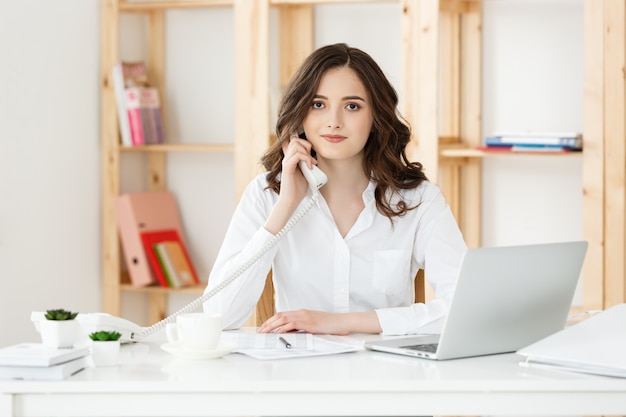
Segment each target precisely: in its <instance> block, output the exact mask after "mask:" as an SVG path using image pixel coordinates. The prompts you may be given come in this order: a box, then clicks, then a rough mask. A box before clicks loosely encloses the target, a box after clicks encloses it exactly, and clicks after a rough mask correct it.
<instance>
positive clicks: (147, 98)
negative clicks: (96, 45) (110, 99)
mask: <svg viewBox="0 0 626 417" xmlns="http://www.w3.org/2000/svg"><path fill="white" fill-rule="evenodd" d="M112 75H113V88H114V89H115V100H116V102H117V109H118V119H119V125H120V136H121V138H122V144H123V145H124V146H137V145H150V144H161V143H164V142H165V134H164V132H163V118H162V115H161V102H160V100H159V91H158V90H157V89H156V88H154V87H152V86H150V83H149V82H148V74H147V71H146V66H145V65H144V63H143V62H119V63H118V64H117V65H116V66H115V67H113V74H112Z"/></svg>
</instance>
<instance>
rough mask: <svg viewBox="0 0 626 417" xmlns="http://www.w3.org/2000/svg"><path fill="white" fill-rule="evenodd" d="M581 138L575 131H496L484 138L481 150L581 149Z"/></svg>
mask: <svg viewBox="0 0 626 417" xmlns="http://www.w3.org/2000/svg"><path fill="white" fill-rule="evenodd" d="M582 148H583V138H582V135H581V134H580V133H577V132H496V133H494V134H493V136H488V137H486V138H485V146H484V147H482V149H483V150H488V151H518V152H572V151H581V150H582Z"/></svg>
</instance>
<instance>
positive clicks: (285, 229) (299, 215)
mask: <svg viewBox="0 0 626 417" xmlns="http://www.w3.org/2000/svg"><path fill="white" fill-rule="evenodd" d="M312 191H313V194H312V195H311V198H310V199H309V201H308V202H307V204H306V206H304V207H303V208H302V210H300V211H298V212H297V213H296V214H294V216H293V217H292V218H291V219H290V220H289V221H288V222H287V224H286V225H285V226H284V227H283V228H282V229H281V230H280V231H279V232H278V233H276V234H275V235H274V236H272V238H270V239H269V240H268V241H267V242H266V243H265V245H263V247H262V248H261V249H259V251H258V252H257V253H256V254H255V255H254V256H252V257H251V258H250V259H249V260H248V261H246V262H245V263H243V264H242V265H241V266H240V267H239V268H237V269H236V270H235V271H233V272H232V273H231V274H230V275H229V276H228V277H227V278H226V279H224V280H223V281H222V282H220V283H219V284H217V285H216V286H215V287H214V288H213V289H211V290H210V291H209V292H207V293H204V294H202V295H201V296H200V297H198V298H196V299H195V300H193V301H192V302H190V303H189V304H187V305H186V306H185V307H183V308H181V309H180V310H178V311H176V312H174V313H173V314H171V315H169V316H167V317H166V318H164V319H163V320H161V321H159V322H157V323H155V324H153V325H152V326H150V327H147V328H145V329H144V330H142V331H141V332H139V333H137V334H135V333H133V334H131V336H130V338H131V340H133V341H135V342H137V341H139V340H141V339H143V338H146V337H148V336H150V335H151V334H153V333H155V332H157V331H159V330H161V329H163V328H164V327H165V325H166V324H168V323H172V322H173V321H174V319H175V318H176V317H177V316H179V315H181V314H185V313H189V312H192V311H194V310H195V309H196V308H199V307H200V306H202V304H203V303H204V302H206V301H207V300H209V299H211V298H212V297H213V296H215V295H216V294H217V293H219V292H220V291H222V290H223V289H224V288H226V287H227V286H228V285H229V284H230V283H231V282H233V281H234V280H235V279H237V278H238V277H239V276H240V275H241V274H243V273H244V272H245V271H246V270H248V269H249V268H250V267H251V266H252V265H254V264H255V263H256V262H257V261H258V260H259V259H260V258H261V257H262V256H263V255H265V254H266V253H267V252H268V251H269V250H270V249H271V248H272V247H274V245H276V244H277V243H278V242H279V241H280V240H281V239H282V238H283V237H284V236H285V235H286V234H287V232H288V231H289V230H291V228H292V227H293V226H294V225H295V224H296V223H298V222H299V221H300V220H301V219H302V217H304V215H305V214H306V213H308V212H309V210H311V208H313V206H314V205H315V204H316V203H317V198H318V195H319V192H318V190H316V189H313V190H312Z"/></svg>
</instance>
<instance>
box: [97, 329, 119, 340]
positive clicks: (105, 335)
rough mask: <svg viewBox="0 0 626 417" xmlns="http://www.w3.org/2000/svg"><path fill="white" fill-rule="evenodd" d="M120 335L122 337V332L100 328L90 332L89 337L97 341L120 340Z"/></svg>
mask: <svg viewBox="0 0 626 417" xmlns="http://www.w3.org/2000/svg"><path fill="white" fill-rule="evenodd" d="M120 337H122V335H121V333H119V332H116V331H107V330H100V331H97V332H93V333H90V334H89V338H90V339H91V340H95V341H96V342H108V341H114V340H119V338H120Z"/></svg>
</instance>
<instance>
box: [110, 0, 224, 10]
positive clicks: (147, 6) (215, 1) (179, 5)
mask: <svg viewBox="0 0 626 417" xmlns="http://www.w3.org/2000/svg"><path fill="white" fill-rule="evenodd" d="M233 3H234V0H180V1H175V0H174V1H147V2H129V1H120V3H119V10H120V11H122V12H149V11H153V10H167V9H190V8H203V7H230V6H232V5H233Z"/></svg>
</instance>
